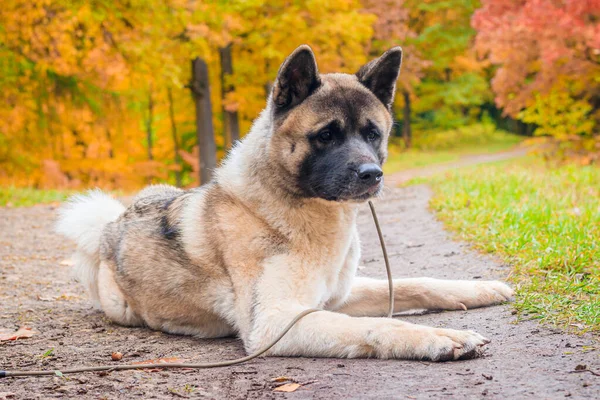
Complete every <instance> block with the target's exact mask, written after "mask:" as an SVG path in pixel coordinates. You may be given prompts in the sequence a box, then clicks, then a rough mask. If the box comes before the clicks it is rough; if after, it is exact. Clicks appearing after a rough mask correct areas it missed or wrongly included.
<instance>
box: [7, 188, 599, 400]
mask: <svg viewBox="0 0 600 400" xmlns="http://www.w3.org/2000/svg"><path fill="white" fill-rule="evenodd" d="M429 197H430V192H429V189H428V188H427V187H425V186H413V187H408V188H403V189H395V190H391V191H390V192H389V193H388V194H387V197H386V198H385V199H384V200H383V201H380V202H379V204H378V205H377V209H378V212H379V217H380V219H381V222H382V225H383V229H384V232H385V235H386V238H387V243H388V247H389V253H390V255H391V261H392V264H393V267H394V273H395V276H396V277H402V276H404V277H410V276H423V275H426V276H431V277H438V278H464V279H487V278H502V277H505V276H506V275H507V274H508V272H509V270H508V267H506V266H503V265H501V264H499V263H498V262H496V261H494V260H493V259H491V258H489V257H487V256H482V255H478V254H476V253H474V252H472V251H470V250H469V249H468V247H466V245H464V244H460V243H457V242H454V241H452V240H450V239H449V237H448V234H447V233H446V232H445V231H444V230H443V228H442V225H441V224H440V223H439V222H438V221H436V220H435V218H434V217H433V216H432V215H431V214H430V213H429V211H428V210H427V202H428V199H429ZM55 211H56V210H55V209H54V208H53V207H50V206H38V207H34V208H28V209H27V208H26V209H0V232H1V236H0V304H2V306H1V307H0V327H2V328H11V329H15V328H17V327H19V326H20V325H28V326H31V327H33V328H34V329H35V330H37V331H39V334H37V335H36V336H34V337H32V338H29V339H24V340H18V341H15V342H8V343H6V342H5V343H2V344H0V366H1V368H2V369H17V368H18V369H37V368H49V369H58V368H63V367H73V366H82V365H96V364H104V363H111V362H112V361H111V360H110V355H111V353H112V352H114V351H120V352H122V353H123V354H124V358H123V361H121V362H127V363H130V362H137V361H142V360H149V359H156V358H161V357H178V358H181V359H183V360H187V361H195V362H201V361H208V360H223V359H231V358H235V357H239V356H241V355H242V354H243V350H242V346H241V344H240V343H239V342H238V341H237V340H236V339H219V340H198V339H193V338H190V337H182V336H171V335H166V334H161V333H159V332H153V331H150V330H147V329H130V328H123V327H119V326H115V325H113V324H111V323H110V322H108V321H107V320H106V319H105V318H104V317H103V316H102V314H101V313H98V312H95V311H93V310H92V309H91V307H90V305H89V302H88V301H87V300H86V298H85V295H84V293H83V291H82V290H81V288H80V287H79V286H78V285H77V284H75V283H73V282H71V281H70V279H69V270H70V267H68V266H66V265H61V261H62V260H65V259H67V258H68V257H69V255H70V253H71V251H72V250H73V246H72V245H71V244H70V243H67V242H65V241H64V240H63V239H61V238H58V237H55V236H54V235H52V234H51V231H50V229H51V225H52V220H53V218H54V215H55ZM360 231H361V232H362V243H363V251H364V255H363V260H362V263H361V265H363V266H364V267H362V268H361V270H360V273H361V274H363V275H367V276H374V277H381V278H383V277H384V276H385V272H384V268H383V265H382V259H381V250H380V248H379V245H378V242H377V236H376V233H375V230H374V227H373V224H372V222H371V220H370V217H369V215H368V207H367V206H366V205H365V206H364V207H363V210H362V213H361V215H360ZM405 319H406V320H409V321H411V322H415V323H423V324H430V325H435V326H439V327H452V328H458V329H462V328H468V329H473V330H476V331H479V332H480V333H482V334H484V335H485V336H487V337H489V338H491V339H492V343H491V344H490V345H488V348H487V351H486V355H485V356H484V357H483V358H480V359H476V360H469V361H460V362H451V363H441V364H435V363H428V362H410V361H394V360H338V359H302V358H263V359H259V360H257V361H253V362H250V363H248V364H245V365H240V366H235V367H229V368H223V369H215V370H204V371H181V370H176V371H163V372H141V371H137V372H135V371H124V372H113V373H111V374H109V375H105V376H101V375H99V374H93V373H88V374H85V375H75V376H71V377H70V378H69V379H68V380H67V379H61V378H58V377H50V378H27V379H12V378H8V379H2V380H0V393H5V394H4V396H5V397H6V393H13V395H12V397H9V398H18V399H28V398H52V397H56V398H74V397H78V398H79V397H80V398H89V399H99V398H107V399H117V398H128V399H129V398H158V399H170V398H181V397H190V398H227V399H246V398H251V399H254V398H316V399H332V398H344V399H345V398H356V399H363V398H373V399H375V398H377V399H382V398H383V399H387V398H390V399H391V398H410V399H414V398H459V399H462V398H484V397H485V398H491V399H504V398H519V399H522V398H531V399H548V398H564V397H571V398H600V377H598V376H594V375H592V374H591V373H589V372H583V373H573V371H574V370H575V367H576V366H577V365H579V364H585V365H587V366H588V367H589V368H591V369H594V370H596V371H598V370H600V358H599V353H598V352H597V350H593V346H594V343H593V341H592V340H591V339H590V338H588V337H577V336H571V335H566V334H563V333H561V332H560V331H557V330H554V329H550V328H545V327H540V326H539V325H538V324H537V323H536V322H535V321H525V322H521V323H518V324H515V316H513V315H512V314H511V309H510V307H509V306H499V307H492V308H487V309H480V310H472V311H468V312H446V313H441V314H429V315H423V316H411V317H405ZM52 348H53V349H54V351H53V354H54V356H52V357H46V358H44V357H42V355H43V354H44V353H46V352H47V351H48V350H50V349H52ZM278 376H287V377H290V378H292V379H294V380H296V381H298V382H299V383H306V385H305V386H302V387H301V388H300V389H298V390H297V391H296V392H294V393H289V394H284V393H278V392H273V388H274V384H273V383H272V382H271V379H272V378H275V377H278ZM2 397H3V395H2V394H0V398H2Z"/></svg>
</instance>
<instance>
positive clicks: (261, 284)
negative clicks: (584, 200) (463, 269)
mask: <svg viewBox="0 0 600 400" xmlns="http://www.w3.org/2000/svg"><path fill="white" fill-rule="evenodd" d="M401 56H402V52H401V49H400V48H393V49H391V50H389V51H388V52H386V53H385V54H384V55H382V56H381V57H380V58H378V59H376V60H374V61H372V62H370V63H369V64H367V65H365V66H364V67H363V68H361V70H360V71H359V72H358V73H357V74H356V75H348V74H319V72H318V69H317V64H316V62H315V59H314V55H313V53H312V51H311V50H310V48H308V47H307V46H301V47H299V48H298V49H297V50H296V51H294V53H293V54H292V55H290V57H288V59H286V61H285V62H284V63H283V65H282V67H281V68H280V71H279V75H278V77H277V80H276V82H275V85H274V88H273V92H272V94H271V96H270V98H269V100H268V104H267V107H266V109H265V110H264V111H263V112H262V114H261V115H260V117H259V118H258V119H257V121H256V122H255V124H254V126H253V127H252V129H251V131H250V132H249V133H248V135H246V137H245V138H244V139H243V140H242V142H241V143H239V144H238V145H236V146H235V148H234V149H233V150H232V151H231V153H230V154H229V156H228V157H227V159H226V160H225V162H224V163H223V165H222V166H221V167H220V168H218V170H217V171H216V177H215V179H214V180H213V181H212V182H211V183H209V184H207V185H204V186H202V187H200V188H198V189H193V190H188V191H184V190H181V189H177V188H174V187H170V186H166V185H157V186H150V187H148V188H146V189H144V190H143V191H142V192H141V193H139V195H138V196H137V197H136V198H135V199H134V201H133V203H132V205H131V206H129V207H128V208H125V207H123V206H122V205H121V204H120V203H119V202H117V201H115V200H113V199H111V198H110V197H109V196H107V195H104V194H102V193H101V192H91V193H89V194H87V195H84V196H76V197H75V198H73V199H72V200H71V201H70V202H69V203H67V204H66V205H65V207H64V208H63V210H62V212H61V217H60V220H59V223H58V231H59V232H61V233H63V234H64V235H66V236H67V237H69V238H72V239H74V240H75V241H76V242H77V244H78V248H77V253H76V258H75V260H76V264H77V266H76V270H77V273H78V276H79V279H80V281H81V282H83V283H84V284H85V286H86V287H87V289H88V290H89V292H90V295H91V297H92V300H93V301H94V302H95V303H96V304H98V305H99V307H100V308H101V309H102V310H103V311H104V312H105V313H106V315H107V316H108V317H109V318H111V319H112V320H113V321H114V322H116V323H119V324H123V325H129V326H139V325H146V326H148V327H150V328H152V329H157V330H161V331H165V332H170V333H179V334H188V335H196V336H199V337H222V336H228V335H239V337H241V339H242V340H243V343H244V346H245V348H246V350H247V351H248V352H253V351H255V350H257V349H259V348H260V347H262V346H264V345H265V344H267V343H269V342H271V341H272V340H273V338H274V337H275V336H276V335H277V334H279V333H280V332H281V331H282V329H283V328H284V327H285V325H287V324H288V323H289V322H290V321H291V320H292V319H293V317H294V316H296V315H297V314H298V313H300V312H301V311H303V310H305V309H308V308H322V309H323V310H324V311H320V312H316V313H313V314H310V315H308V316H306V317H305V318H303V319H302V320H301V321H300V322H298V323H297V324H296V326H295V327H294V328H292V330H291V331H290V332H289V333H288V334H287V335H286V336H285V337H284V338H283V339H282V340H281V341H280V342H279V343H278V344H277V345H276V346H275V347H273V348H272V349H271V350H270V351H269V354H270V355H279V356H283V355H286V356H306V357H380V358H403V359H427V360H452V359H458V358H461V357H466V356H469V355H473V354H474V353H476V352H477V350H478V348H479V347H480V346H483V345H484V344H485V343H487V342H488V341H487V339H485V338H484V337H483V336H481V335H479V334H477V333H475V332H472V331H458V330H451V329H438V328H431V327H427V326H420V325H413V324H410V323H406V322H402V321H399V320H396V319H389V318H382V316H384V315H385V314H386V308H387V304H388V299H387V296H388V292H387V282H385V281H379V280H374V279H368V278H359V277H356V276H355V275H356V270H357V266H358V262H359V258H360V245H359V239H358V232H357V228H356V213H357V207H358V206H359V205H360V204H362V203H364V201H366V200H367V199H368V198H370V197H373V196H377V194H378V193H379V192H380V191H381V188H382V186H383V182H382V179H381V177H380V175H381V172H380V171H381V170H380V166H381V165H382V163H383V162H384V161H385V157H386V147H387V138H388V135H389V132H390V130H391V128H392V115H391V112H390V106H391V104H392V101H393V97H394V92H395V84H396V80H397V78H398V74H399V70H400V64H401ZM364 171H366V172H364ZM394 285H395V292H396V295H395V296H396V298H395V304H396V307H395V311H396V312H401V311H405V310H412V309H427V310H434V309H435V310H462V309H466V308H474V307H482V306H488V305H491V304H496V303H500V302H503V301H505V300H507V299H508V298H510V296H511V295H512V290H511V289H510V288H509V287H508V286H506V285H505V284H503V283H500V282H495V281H487V282H486V281H478V282H471V281H447V280H437V279H429V278H420V279H398V280H395V281H394Z"/></svg>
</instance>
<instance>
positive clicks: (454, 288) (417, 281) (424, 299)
mask: <svg viewBox="0 0 600 400" xmlns="http://www.w3.org/2000/svg"><path fill="white" fill-rule="evenodd" d="M512 295H513V291H512V289H511V288H509V287H508V286H507V285H505V284H504V283H502V282H499V281H459V280H443V279H433V278H411V279H395V280H394V312H396V313H399V312H403V311H410V310H466V309H469V308H478V307H486V306H491V305H494V304H499V303H502V302H504V301H507V300H509V299H510V298H511V297H512ZM388 296H389V290H388V282H387V281H384V280H379V279H371V278H355V280H354V282H353V285H352V288H351V291H350V295H349V296H348V298H347V300H346V301H345V302H344V303H343V304H342V305H341V306H339V307H336V308H334V309H333V311H337V312H340V313H344V314H348V315H352V316H361V317H382V316H385V315H387V312H388Z"/></svg>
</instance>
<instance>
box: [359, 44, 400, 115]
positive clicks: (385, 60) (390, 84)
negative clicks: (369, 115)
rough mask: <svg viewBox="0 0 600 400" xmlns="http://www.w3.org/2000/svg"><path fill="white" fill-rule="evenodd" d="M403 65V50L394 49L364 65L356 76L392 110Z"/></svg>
mask: <svg viewBox="0 0 600 400" xmlns="http://www.w3.org/2000/svg"><path fill="white" fill-rule="evenodd" d="M401 65H402V48H400V47H393V48H391V49H389V50H388V51H386V52H385V53H383V55H382V56H381V57H379V58H376V59H374V60H373V61H371V62H369V63H367V64H365V65H363V66H362V68H361V69H360V70H359V71H358V72H357V73H356V76H357V77H358V80H359V81H360V83H362V84H363V85H365V86H366V87H367V88H368V89H369V90H370V91H371V92H373V94H374V95H375V96H377V98H378V99H379V100H381V102H382V103H383V104H385V106H386V107H387V108H388V109H391V107H392V103H393V102H394V94H395V93H396V81H397V80H398V76H399V75H400V66H401Z"/></svg>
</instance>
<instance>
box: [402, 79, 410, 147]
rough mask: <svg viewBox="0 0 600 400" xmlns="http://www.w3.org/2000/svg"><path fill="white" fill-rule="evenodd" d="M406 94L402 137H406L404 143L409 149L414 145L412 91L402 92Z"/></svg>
mask: <svg viewBox="0 0 600 400" xmlns="http://www.w3.org/2000/svg"><path fill="white" fill-rule="evenodd" d="M402 95H403V96H404V110H403V119H404V121H403V124H402V138H404V145H405V146H406V148H407V149H410V148H411V147H412V129H411V126H410V112H411V110H410V93H408V91H406V90H404V91H403V92H402Z"/></svg>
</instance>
